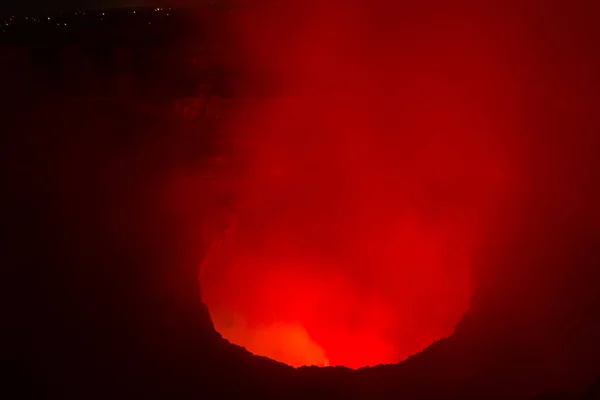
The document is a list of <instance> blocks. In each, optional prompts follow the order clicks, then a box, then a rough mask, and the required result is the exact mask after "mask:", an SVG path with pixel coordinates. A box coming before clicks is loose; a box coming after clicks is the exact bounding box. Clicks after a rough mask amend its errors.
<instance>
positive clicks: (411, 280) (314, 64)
mask: <svg viewBox="0 0 600 400" xmlns="http://www.w3.org/2000/svg"><path fill="white" fill-rule="evenodd" d="M311 4H312V3H311ZM319 4H320V5H319V6H314V7H313V6H311V7H309V6H308V5H306V4H305V5H304V6H302V7H299V8H297V9H293V8H292V9H293V10H292V9H286V10H287V11H286V10H283V9H278V8H275V9H273V10H271V11H267V10H264V9H263V10H261V13H260V14H253V13H252V12H251V11H249V12H248V13H247V14H241V15H236V17H235V24H234V25H233V26H235V27H238V28H239V29H240V36H241V37H243V44H244V54H245V56H246V58H244V59H243V62H244V63H246V65H248V66H251V67H255V68H256V69H263V70H269V71H272V77H273V80H274V81H276V82H277V84H278V85H279V86H280V87H279V89H280V93H285V95H284V96H278V97H277V98H274V97H272V98H270V99H267V100H260V101H253V102H247V104H246V107H245V108H244V110H243V111H244V112H243V113H241V114H240V115H238V119H237V120H236V121H237V123H236V125H235V126H234V129H233V134H234V138H235V139H236V140H238V141H239V142H240V143H241V142H243V143H246V144H248V143H250V145H249V146H246V147H244V148H245V150H244V151H242V152H241V153H240V157H242V158H243V160H244V161H245V164H244V168H243V170H242V171H240V175H241V177H242V182H243V184H239V185H237V186H236V188H235V195H236V198H237V200H238V201H239V204H240V207H239V211H238V213H237V217H236V219H235V224H234V225H235V231H234V232H233V231H232V233H231V235H230V237H229V239H227V240H226V241H225V242H224V243H223V245H222V246H221V248H220V251H217V252H215V253H214V254H212V255H211V257H212V258H210V259H208V260H207V261H206V262H205V264H204V265H203V267H202V271H201V284H202V295H203V300H204V302H205V303H206V304H207V306H208V308H209V310H210V312H211V316H212V318H213V322H214V324H215V328H216V329H217V330H218V331H219V332H220V333H222V334H223V336H224V337H225V338H227V339H229V340H231V341H232V342H234V343H237V344H240V345H242V346H245V347H246V348H248V350H250V351H252V352H254V353H255V354H259V355H264V356H268V357H270V358H273V359H277V360H280V361H283V362H286V363H288V364H290V365H293V366H300V365H311V364H315V365H344V366H348V367H352V368H358V367H361V366H366V365H376V364H380V363H392V362H397V361H400V360H402V359H405V358H406V357H408V356H409V355H411V354H414V353H417V352H419V351H421V350H422V349H423V348H425V347H426V346H428V345H429V344H431V343H432V342H434V341H435V340H438V339H440V338H443V337H446V336H449V335H450V334H451V333H452V331H453V329H454V326H455V325H456V324H457V323H458V321H459V320H460V319H461V317H462V316H463V314H464V313H465V312H466V310H467V308H468V304H469V300H470V296H471V291H472V287H471V279H470V268H471V263H472V258H473V257H474V254H475V252H476V250H477V246H478V245H479V243H480V238H481V236H482V235H484V233H485V230H486V226H487V224H488V223H489V221H490V219H491V218H492V215H493V210H494V209H495V208H496V207H497V206H498V205H499V203H500V202H501V201H502V199H503V198H504V196H505V195H506V193H508V190H509V186H510V185H511V182H512V179H513V173H512V163H511V162H510V160H508V159H507V157H506V156H505V155H504V154H505V149H506V146H507V145H508V142H507V140H508V137H509V136H510V135H508V134H506V132H507V131H510V130H511V129H512V128H513V123H514V121H513V120H512V119H511V114H510V113H509V114H507V113H506V109H505V108H503V104H504V103H502V101H503V100H502V99H505V98H506V97H507V95H509V94H510V93H511V90H512V87H511V85H510V82H509V81H508V80H507V79H506V78H504V77H503V75H502V73H501V72H499V67H498V66H497V63H496V62H497V61H498V60H497V59H499V58H501V57H502V55H501V54H502V51H503V48H502V44H501V42H499V41H498V40H499V39H498V38H499V37H500V36H498V35H496V36H494V35H492V32H490V30H489V29H487V28H486V27H487V26H489V25H490V24H489V22H490V21H489V20H485V19H484V18H482V15H478V16H474V15H470V14H469V13H465V12H464V10H460V11H455V12H453V11H451V10H449V9H446V8H439V9H435V10H431V9H425V8H422V9H418V7H412V8H410V9H407V8H406V7H404V8H401V7H398V6H397V4H398V2H385V1H381V2H378V5H379V6H380V7H379V8H376V7H374V6H372V5H369V6H367V2H362V3H360V2H357V3H355V2H348V3H347V4H346V5H345V6H344V7H339V6H337V7H331V8H330V7H326V6H325V4H326V2H322V3H319ZM369 4H372V3H369ZM303 10H304V11H306V10H309V11H310V12H302V11H303ZM490 15H491V14H490ZM488 17H489V15H488ZM506 34H507V32H506V31H505V32H502V33H500V34H499V35H506ZM502 40H505V38H503V39H502ZM501 114H502V117H499V115H501ZM501 138H502V139H501ZM232 221H233V220H232ZM230 226H233V225H230Z"/></svg>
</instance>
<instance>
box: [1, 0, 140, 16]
mask: <svg viewBox="0 0 600 400" xmlns="http://www.w3.org/2000/svg"><path fill="white" fill-rule="evenodd" d="M148 2H149V1H148V0H51V1H48V0H4V1H2V2H0V13H2V14H4V13H7V12H15V13H37V12H46V11H51V12H56V11H69V10H74V9H78V8H85V9H89V8H110V7H120V6H129V5H131V6H139V5H143V4H147V3H148ZM150 2H151V0H150Z"/></svg>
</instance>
